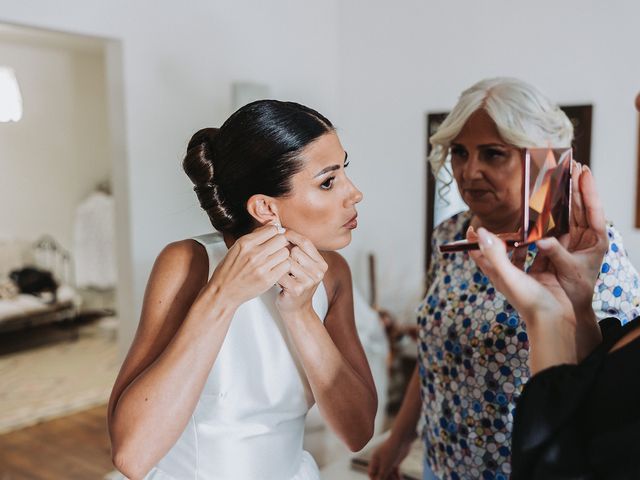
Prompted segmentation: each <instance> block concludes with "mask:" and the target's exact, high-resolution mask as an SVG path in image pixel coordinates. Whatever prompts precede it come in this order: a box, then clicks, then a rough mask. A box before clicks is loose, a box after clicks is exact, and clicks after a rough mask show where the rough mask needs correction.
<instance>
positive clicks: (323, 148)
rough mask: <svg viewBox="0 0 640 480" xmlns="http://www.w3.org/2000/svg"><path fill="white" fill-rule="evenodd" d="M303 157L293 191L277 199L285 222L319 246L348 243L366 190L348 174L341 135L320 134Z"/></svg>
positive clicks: (294, 179)
mask: <svg viewBox="0 0 640 480" xmlns="http://www.w3.org/2000/svg"><path fill="white" fill-rule="evenodd" d="M301 161H302V162H304V167H303V169H302V170H301V171H299V172H298V173H296V174H295V175H294V176H293V177H292V178H291V183H292V187H293V188H292V190H291V194H290V195H288V196H286V197H281V198H278V199H277V204H278V214H279V216H280V222H281V223H282V226H283V227H285V228H290V229H292V230H295V231H296V232H298V233H300V234H302V235H304V236H305V237H307V238H308V239H309V240H311V242H313V244H314V245H315V246H316V248H317V249H318V250H337V249H339V248H343V247H345V246H347V245H348V244H349V243H350V242H351V230H353V229H354V228H356V227H357V226H358V222H357V220H356V217H357V213H356V203H358V202H360V201H361V200H362V193H361V192H360V190H358V189H357V188H356V187H355V185H354V184H353V183H351V180H349V178H348V177H347V175H346V172H345V168H346V166H347V165H348V162H347V153H346V152H345V151H344V149H343V148H342V145H341V144H340V140H339V139H338V136H337V135H336V134H335V133H334V132H329V133H326V134H324V135H322V136H321V137H319V138H318V139H317V140H315V141H314V142H313V143H311V144H309V145H308V146H307V147H306V148H305V149H304V150H302V153H301Z"/></svg>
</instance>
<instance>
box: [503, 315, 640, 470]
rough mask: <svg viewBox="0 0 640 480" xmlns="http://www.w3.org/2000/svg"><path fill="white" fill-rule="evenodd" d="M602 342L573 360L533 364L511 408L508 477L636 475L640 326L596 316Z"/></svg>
mask: <svg viewBox="0 0 640 480" xmlns="http://www.w3.org/2000/svg"><path fill="white" fill-rule="evenodd" d="M600 327H601V330H602V336H603V341H602V343H601V344H600V345H599V346H598V347H597V348H596V349H595V350H594V351H593V352H592V353H591V354H590V355H589V356H588V357H587V358H586V359H585V360H584V361H582V362H581V363H580V364H579V365H559V366H556V367H551V368H549V369H547V370H544V371H542V372H539V373H538V374H537V375H535V376H534V377H532V378H531V380H529V382H528V383H527V384H526V386H525V388H524V390H523V393H522V396H521V397H520V399H519V401H518V403H517V406H516V412H515V418H514V426H513V444H512V469H513V470H512V475H511V478H512V480H529V479H531V480H534V479H535V480H569V479H571V480H574V479H575V480H577V479H580V480H583V479H584V480H595V479H616V480H626V479H640V337H639V338H636V339H634V340H633V341H632V342H631V343H629V344H627V345H625V346H624V347H622V348H621V349H619V350H616V351H615V352H613V353H610V354H609V353H608V352H609V350H610V349H611V348H612V347H613V345H614V344H615V343H616V342H617V341H618V340H619V339H620V338H622V337H623V336H624V335H625V334H626V333H628V332H630V331H631V330H633V329H635V328H639V327H640V318H636V319H635V320H633V321H632V322H629V323H628V324H626V325H625V326H624V327H623V326H621V325H620V322H619V321H618V320H617V319H615V318H608V319H606V320H603V321H602V322H601V323H600Z"/></svg>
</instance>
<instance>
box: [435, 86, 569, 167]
mask: <svg viewBox="0 0 640 480" xmlns="http://www.w3.org/2000/svg"><path fill="white" fill-rule="evenodd" d="M481 108H482V109H484V110H485V111H486V112H487V114H488V115H489V116H490V117H491V118H492V119H493V121H494V122H495V124H496V127H497V128H498V133H499V134H500V136H501V137H502V139H503V140H504V141H505V142H507V143H508V144H510V145H513V146H515V147H518V148H527V147H570V146H571V141H572V140H573V125H572V124H571V121H570V120H569V118H568V117H567V115H566V114H565V113H564V112H563V111H562V110H560V108H559V107H558V106H557V105H556V104H554V103H552V102H551V101H550V100H549V99H548V98H547V97H545V96H544V95H543V94H542V93H541V92H540V91H539V90H538V89H537V88H535V87H533V86H532V85H529V84H528V83H525V82H523V81H522V80H518V79H516V78H503V77H499V78H489V79H486V80H481V81H480V82H478V83H476V84H475V85H473V86H472V87H471V88H468V89H467V90H465V91H464V92H462V94H461V95H460V98H459V99H458V103H457V104H456V106H455V107H453V110H451V113H450V114H449V115H448V116H447V118H446V119H445V120H444V122H442V124H441V125H440V128H438V130H437V131H436V133H434V134H433V135H432V136H431V138H429V142H430V143H431V145H432V147H433V149H432V152H431V154H430V155H429V163H430V164H431V168H432V170H433V174H434V175H435V176H436V178H437V177H438V174H439V172H440V170H441V169H442V168H443V167H444V166H445V163H446V160H447V157H448V155H449V147H450V145H451V142H452V141H453V140H454V139H455V138H456V137H457V136H458V134H459V133H460V131H461V130H462V128H463V127H464V125H465V123H467V120H468V119H469V117H470V116H471V115H472V114H473V113H474V112H476V111H477V110H479V109H481Z"/></svg>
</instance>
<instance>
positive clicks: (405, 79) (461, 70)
mask: <svg viewBox="0 0 640 480" xmlns="http://www.w3.org/2000/svg"><path fill="white" fill-rule="evenodd" d="M338 18H339V21H340V68H339V75H340V77H339V86H340V90H339V99H340V111H339V114H338V115H337V117H338V118H339V119H340V122H341V127H342V129H343V143H345V144H346V148H347V149H348V150H349V159H350V160H351V159H352V162H351V167H350V168H351V169H352V171H351V174H352V175H353V177H354V178H355V179H356V181H358V184H359V187H360V188H361V189H362V190H363V191H364V194H365V200H364V202H363V203H362V207H361V209H360V210H361V216H360V219H361V222H360V228H359V229H358V231H357V233H356V237H355V238H356V240H355V243H354V245H352V247H350V253H351V252H353V253H352V255H353V256H354V257H355V259H356V260H358V259H361V258H363V251H364V250H366V249H369V248H371V249H374V250H375V251H376V253H377V254H378V256H379V260H380V272H379V277H380V278H382V279H384V281H385V282H386V285H385V286H384V288H382V289H381V290H382V291H381V297H382V298H381V303H382V304H383V305H384V306H387V307H389V308H392V309H393V310H395V311H396V312H399V313H403V312H404V314H405V316H406V318H407V321H413V315H412V313H411V310H412V309H413V308H414V307H415V306H416V303H415V300H414V299H416V298H417V297H419V292H418V286H419V285H420V281H421V278H422V271H423V263H424V262H423V255H424V253H423V252H424V236H425V234H424V230H425V221H424V217H425V202H424V199H425V169H426V163H425V159H424V158H425V148H426V143H425V133H424V132H425V113H426V112H428V111H442V110H448V109H450V108H451V107H452V106H453V104H454V103H455V101H456V99H457V97H458V95H459V93H460V92H461V91H462V90H463V89H464V88H466V87H468V86H470V85H471V84H473V83H475V82H476V81H477V80H479V79H482V78H485V77H490V76H498V75H508V76H516V77H519V78H522V79H524V80H526V81H529V82H531V83H533V84H534V85H536V86H538V87H539V88H540V89H541V90H542V91H544V92H545V93H547V95H549V96H550V97H551V98H552V99H554V100H556V101H558V102H559V103H563V104H578V103H592V104H593V105H594V111H593V114H594V118H593V143H592V153H591V155H592V156H591V162H592V166H593V171H594V173H595V176H596V179H597V183H598V187H599V190H600V192H601V194H602V196H603V197H604V203H605V209H606V212H607V215H608V217H609V218H611V219H612V220H613V221H614V222H615V224H616V225H617V227H618V228H619V229H620V230H621V232H622V234H623V237H624V239H625V243H626V247H627V249H628V250H629V253H630V255H631V257H632V259H633V260H634V261H635V263H636V264H637V265H640V233H639V232H638V230H636V229H634V227H633V223H632V222H633V218H634V209H633V207H632V205H634V203H635V188H636V185H635V181H636V166H635V159H636V158H637V157H636V144H637V128H638V126H637V113H636V112H635V110H634V106H633V105H634V103H633V102H634V98H635V96H636V94H637V93H638V91H639V90H640V82H639V81H638V79H639V78H640V62H638V59H639V58H640V50H639V49H638V47H639V46H640V29H639V28H638V19H639V18H640V3H638V2H637V1H635V0H624V1H618V2H613V3H612V2H609V3H607V2H597V1H593V0H588V1H585V0H565V1H562V2H557V1H552V0H542V1H538V2H512V1H509V0H486V1H482V2H477V1H466V2H465V1H455V2H442V1H436V0H405V1H403V2H387V1H382V0H350V1H345V2H340V9H339V15H338ZM363 264H364V262H362V261H357V262H356V265H358V266H356V268H357V269H359V271H358V275H357V278H359V279H360V281H361V280H362V279H363V278H364V276H363V273H364V272H363V270H364V268H363ZM412 297H413V299H412Z"/></svg>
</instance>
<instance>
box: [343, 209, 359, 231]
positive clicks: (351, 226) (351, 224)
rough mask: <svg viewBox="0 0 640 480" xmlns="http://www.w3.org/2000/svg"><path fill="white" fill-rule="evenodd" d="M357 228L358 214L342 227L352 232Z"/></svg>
mask: <svg viewBox="0 0 640 480" xmlns="http://www.w3.org/2000/svg"><path fill="white" fill-rule="evenodd" d="M357 226H358V214H357V213H356V214H355V215H354V216H353V218H352V219H351V220H349V221H348V222H347V223H345V224H344V225H343V227H345V228H348V229H349V230H353V229H354V228H356V227H357Z"/></svg>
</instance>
